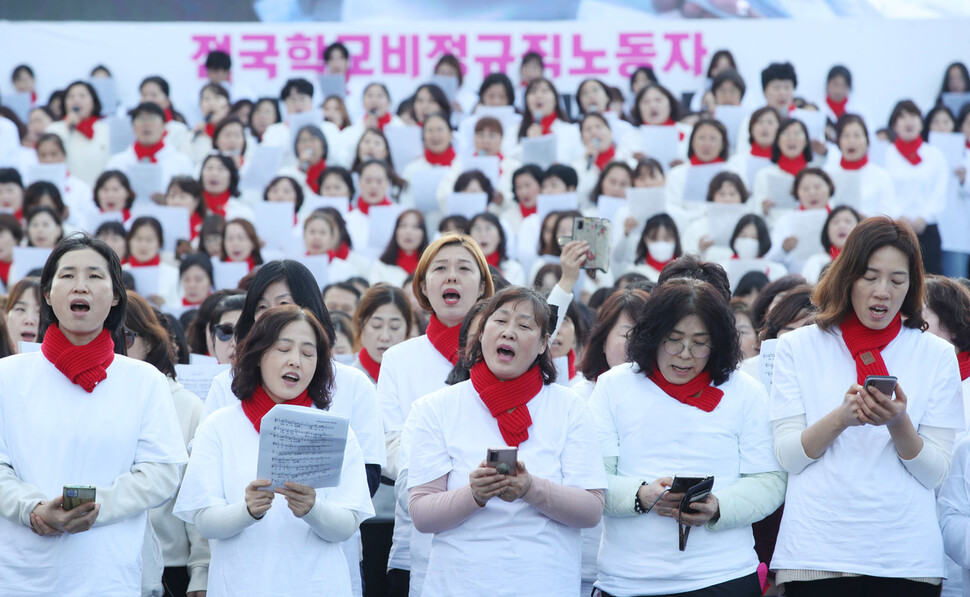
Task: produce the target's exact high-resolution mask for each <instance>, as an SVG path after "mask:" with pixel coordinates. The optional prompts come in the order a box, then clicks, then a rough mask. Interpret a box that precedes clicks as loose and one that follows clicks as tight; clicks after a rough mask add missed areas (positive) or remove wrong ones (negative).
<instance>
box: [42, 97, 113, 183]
mask: <svg viewBox="0 0 970 597" xmlns="http://www.w3.org/2000/svg"><path fill="white" fill-rule="evenodd" d="M61 114H63V115H64V116H63V119H62V120H58V121H57V122H54V123H52V124H51V125H50V126H49V127H47V132H48V133H53V134H55V135H57V136H58V137H59V138H60V139H61V141H62V143H63V148H64V149H65V150H66V151H65V154H66V155H67V156H68V159H67V167H68V169H69V170H70V171H71V172H73V173H74V175H75V176H77V177H79V178H80V179H81V180H83V181H84V182H85V183H87V184H88V185H89V186H90V185H92V184H94V180H95V179H96V178H97V177H98V174H100V173H101V171H102V170H104V166H105V164H107V163H108V157H110V155H111V150H110V147H109V141H110V136H111V133H110V131H109V130H108V124H107V123H106V122H104V121H103V120H101V101H100V100H99V99H98V93H97V92H96V91H95V90H94V87H92V86H91V84H90V83H87V82H85V81H74V82H73V83H71V84H70V85H68V86H67V88H66V89H65V90H64V96H63V98H62V99H61ZM38 151H39V148H38Z"/></svg>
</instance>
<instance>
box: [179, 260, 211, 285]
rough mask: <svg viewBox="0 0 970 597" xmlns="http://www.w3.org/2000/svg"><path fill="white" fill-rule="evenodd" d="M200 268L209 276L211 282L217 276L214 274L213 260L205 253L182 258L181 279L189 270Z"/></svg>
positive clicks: (180, 266) (180, 265) (180, 264)
mask: <svg viewBox="0 0 970 597" xmlns="http://www.w3.org/2000/svg"><path fill="white" fill-rule="evenodd" d="M192 267H200V268H202V271H204V272H205V274H206V275H207V276H209V281H210V282H212V281H213V280H214V279H215V276H214V275H213V273H212V259H210V258H209V256H208V255H206V254H205V253H190V254H188V255H186V256H185V257H183V258H182V261H181V262H180V263H179V277H182V275H183V274H184V273H185V272H187V271H189V268H192Z"/></svg>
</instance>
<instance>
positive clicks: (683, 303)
mask: <svg viewBox="0 0 970 597" xmlns="http://www.w3.org/2000/svg"><path fill="white" fill-rule="evenodd" d="M729 303H730V301H729V300H724V296H723V295H722V293H721V292H719V291H718V289H716V288H715V287H714V286H712V285H710V284H708V283H707V282H702V281H700V280H697V279H686V278H677V279H674V280H670V281H668V282H665V283H662V284H660V285H659V286H657V288H656V290H654V291H653V292H652V293H651V294H650V300H648V301H647V304H646V307H645V308H644V309H643V310H642V312H641V313H640V317H639V318H638V319H637V321H636V323H635V324H634V326H633V329H632V330H630V336H629V344H628V345H627V358H628V359H629V360H630V361H632V362H634V363H636V364H637V367H638V368H639V370H640V372H642V373H643V374H644V375H650V374H651V373H653V371H654V368H655V367H656V365H657V351H659V350H662V347H663V344H664V342H666V341H667V338H668V337H669V336H670V333H671V331H672V330H673V329H674V326H676V325H677V323H678V322H680V320H681V319H683V318H684V317H687V316H689V315H696V316H697V317H699V318H700V320H701V322H702V323H703V324H704V327H705V328H707V333H708V335H709V336H710V347H711V356H710V357H709V358H708V360H707V364H706V365H705V366H704V371H706V372H708V373H709V374H710V375H711V381H712V382H713V383H714V385H721V384H722V383H724V382H725V381H727V380H728V378H729V377H730V376H731V373H733V372H734V370H735V369H737V367H738V363H740V362H741V359H742V354H741V343H740V341H739V340H738V330H737V328H736V327H735V326H734V313H732V311H731V307H730V305H729Z"/></svg>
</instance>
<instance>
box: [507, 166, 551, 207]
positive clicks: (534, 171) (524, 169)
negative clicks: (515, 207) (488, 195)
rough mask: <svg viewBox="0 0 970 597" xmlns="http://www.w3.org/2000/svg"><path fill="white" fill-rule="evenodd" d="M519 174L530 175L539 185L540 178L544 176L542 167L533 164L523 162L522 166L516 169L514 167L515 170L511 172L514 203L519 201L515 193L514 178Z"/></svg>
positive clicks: (540, 182)
mask: <svg viewBox="0 0 970 597" xmlns="http://www.w3.org/2000/svg"><path fill="white" fill-rule="evenodd" d="M520 176H531V177H532V178H534V179H535V181H536V182H537V183H538V184H540V185H541V184H542V179H543V178H544V176H543V172H542V168H540V167H539V166H537V165H535V164H525V165H524V166H520V167H519V168H518V169H516V171H515V172H513V173H512V199H513V200H514V201H515V202H516V203H518V202H519V198H518V196H516V194H515V179H516V178H518V177H520Z"/></svg>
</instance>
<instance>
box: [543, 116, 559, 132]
mask: <svg viewBox="0 0 970 597" xmlns="http://www.w3.org/2000/svg"><path fill="white" fill-rule="evenodd" d="M557 118H559V115H558V114H556V113H555V112H553V113H551V114H547V115H545V116H543V117H542V120H540V121H539V126H541V127H542V134H543V135H551V134H552V123H554V122H556V119H557Z"/></svg>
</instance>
